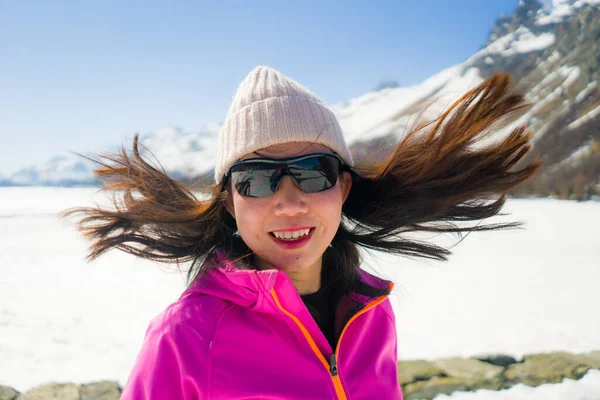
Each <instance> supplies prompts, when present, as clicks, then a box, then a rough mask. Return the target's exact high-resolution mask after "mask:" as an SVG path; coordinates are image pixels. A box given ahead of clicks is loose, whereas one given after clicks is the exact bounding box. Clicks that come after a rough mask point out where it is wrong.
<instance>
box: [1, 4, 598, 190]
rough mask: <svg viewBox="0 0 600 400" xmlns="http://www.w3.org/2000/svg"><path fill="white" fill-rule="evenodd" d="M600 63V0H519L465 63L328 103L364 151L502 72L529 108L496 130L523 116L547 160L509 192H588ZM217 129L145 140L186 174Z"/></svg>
mask: <svg viewBox="0 0 600 400" xmlns="http://www.w3.org/2000/svg"><path fill="white" fill-rule="evenodd" d="M599 64H600V0H562V1H558V2H556V1H555V2H554V6H553V7H551V8H544V7H543V6H542V4H541V3H540V2H539V1H537V0H521V1H520V2H519V4H518V6H517V8H516V10H515V11H514V12H513V13H512V14H507V15H502V16H500V17H499V18H498V19H497V20H496V22H495V23H494V25H493V26H492V27H491V29H490V33H489V36H488V39H487V40H486V42H485V43H484V44H483V46H482V48H481V49H480V50H479V51H478V52H477V53H475V54H474V55H473V56H471V57H470V58H469V59H467V60H466V61H464V62H463V63H461V64H458V65H455V66H453V67H451V68H448V69H446V70H444V71H441V72H439V73H438V74H436V75H434V76H432V77H430V78H429V79H427V80H425V81H424V82H422V83H420V84H418V85H415V86H411V87H394V86H396V85H395V84H394V85H380V86H379V87H378V89H379V90H375V91H372V92H369V93H365V94H364V95H362V96H360V97H358V98H355V99H351V100H349V101H348V102H347V103H345V104H335V105H332V106H331V109H332V110H333V111H334V113H335V114H336V115H337V116H338V118H339V120H340V124H341V125H342V128H343V130H344V133H345V135H346V138H347V141H348V143H349V144H350V147H351V149H352V151H353V153H354V154H355V156H356V157H357V158H358V159H360V158H361V157H363V156H364V155H366V154H369V153H371V152H372V151H373V150H374V149H377V148H382V147H383V148H385V145H388V144H393V143H395V142H396V141H397V140H398V139H399V138H400V137H402V135H403V134H404V133H405V132H406V131H407V130H408V129H409V128H410V127H411V126H412V125H413V124H414V122H415V119H416V118H417V116H418V115H419V113H421V112H422V111H423V110H424V109H425V112H424V113H423V115H422V118H423V119H431V118H434V117H435V116H437V115H438V114H439V113H440V112H441V111H442V110H443V109H445V108H446V107H447V106H448V105H449V104H451V103H452V102H453V101H455V100H456V99H457V98H458V97H460V96H461V95H462V94H464V93H465V92H466V91H467V90H469V89H470V88H472V87H473V86H475V85H477V84H478V83H480V82H481V81H483V80H484V79H485V78H487V77H489V76H491V75H492V74H494V73H496V72H508V73H510V75H511V76H512V78H513V81H514V84H515V87H516V89H517V90H519V91H521V92H523V93H525V94H526V95H527V97H528V99H529V101H530V103H531V104H532V107H531V108H530V109H529V110H528V111H527V112H526V113H524V114H522V115H521V116H520V117H519V118H518V119H514V120H512V121H508V122H507V125H506V126H504V127H500V129H502V130H508V129H510V128H514V127H516V126H517V125H520V124H527V125H529V126H530V127H531V128H532V130H533V131H534V133H535V136H534V143H535V144H534V152H535V153H536V154H538V155H540V157H541V158H542V160H543V162H544V167H543V170H542V171H541V173H539V174H538V175H537V176H536V177H535V178H534V179H532V180H531V181H529V182H527V183H526V184H524V185H523V186H522V187H520V188H518V189H517V190H516V191H515V193H514V194H536V195H543V196H547V195H556V196H559V197H562V198H569V197H571V198H587V197H589V196H590V195H592V194H598V192H599V191H600V185H599V183H600V181H599V179H600V88H599V85H600V66H599ZM434 100H437V101H435V102H434V103H433V104H432V102H433V101H434ZM217 136H218V127H211V128H208V129H206V130H205V131H203V132H188V131H184V130H183V129H181V128H177V127H167V128H164V129H161V130H159V131H158V132H155V133H152V134H148V135H145V136H143V137H142V138H141V139H142V143H143V144H144V145H145V146H147V147H148V149H150V150H151V151H152V153H153V154H154V155H155V156H156V159H158V160H159V161H160V163H161V165H162V166H163V167H164V168H165V170H166V171H167V172H168V173H169V174H171V175H173V176H174V177H176V178H178V179H181V180H183V181H186V182H192V181H194V180H196V179H197V178H198V177H201V176H210V175H211V168H212V165H214V163H215V159H216V158H215V157H216V152H217ZM125 146H126V147H130V146H128V144H125ZM388 147H389V146H388ZM93 167H94V166H93V164H91V163H89V162H88V161H85V160H80V159H78V158H77V157H75V156H63V157H55V158H53V159H52V160H50V161H48V162H47V163H45V164H43V165H40V166H32V167H29V168H26V169H23V170H21V171H18V172H17V173H15V174H14V175H12V176H10V177H5V178H4V181H3V178H2V177H0V185H3V184H4V185H7V184H9V185H73V184H94V182H95V181H94V178H93V176H92V174H91V170H92V169H93Z"/></svg>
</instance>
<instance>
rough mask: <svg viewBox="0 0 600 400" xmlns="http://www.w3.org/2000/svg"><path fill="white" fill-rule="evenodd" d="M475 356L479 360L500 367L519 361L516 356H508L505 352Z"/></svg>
mask: <svg viewBox="0 0 600 400" xmlns="http://www.w3.org/2000/svg"><path fill="white" fill-rule="evenodd" d="M474 358H475V359H477V360H479V361H483V362H486V363H488V364H492V365H497V366H499V367H505V368H506V367H508V366H509V365H511V364H516V363H517V360H516V359H515V358H514V357H511V356H507V355H505V354H486V355H481V356H478V357H474Z"/></svg>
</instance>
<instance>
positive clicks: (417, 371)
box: [398, 360, 444, 385]
mask: <svg viewBox="0 0 600 400" xmlns="http://www.w3.org/2000/svg"><path fill="white" fill-rule="evenodd" d="M443 375H444V373H443V372H442V370H441V369H440V368H439V367H437V366H435V365H434V364H433V363H430V362H427V361H423V360H413V361H402V362H399V363H398V381H399V382H400V384H401V385H405V384H407V383H412V382H417V381H426V380H429V379H431V378H433V377H434V376H443Z"/></svg>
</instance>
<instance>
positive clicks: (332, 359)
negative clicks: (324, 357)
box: [329, 353, 338, 376]
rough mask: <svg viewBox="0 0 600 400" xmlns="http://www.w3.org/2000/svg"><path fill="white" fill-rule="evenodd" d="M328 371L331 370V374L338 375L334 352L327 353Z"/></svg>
mask: <svg viewBox="0 0 600 400" xmlns="http://www.w3.org/2000/svg"><path fill="white" fill-rule="evenodd" d="M329 367H330V368H329V371H330V372H331V376H337V375H338V367H337V360H336V359H335V353H331V354H330V355H329Z"/></svg>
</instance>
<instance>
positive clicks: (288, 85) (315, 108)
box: [215, 67, 352, 183]
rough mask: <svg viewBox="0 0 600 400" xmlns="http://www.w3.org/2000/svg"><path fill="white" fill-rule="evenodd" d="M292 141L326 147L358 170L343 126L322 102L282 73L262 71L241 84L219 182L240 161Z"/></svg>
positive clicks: (224, 138) (223, 140)
mask: <svg viewBox="0 0 600 400" xmlns="http://www.w3.org/2000/svg"><path fill="white" fill-rule="evenodd" d="M288 142H311V143H319V144H322V145H324V146H327V147H329V148H330V149H331V150H333V151H334V152H335V153H337V154H338V155H339V156H340V157H342V159H343V160H344V162H345V163H346V164H348V165H352V156H351V155H350V151H349V150H348V146H346V142H345V141H344V136H343V134H342V129H341V128H340V124H339V123H338V121H337V119H336V118H335V115H333V113H332V112H331V111H330V110H329V109H328V108H327V107H325V105H324V104H323V103H322V102H321V100H319V99H318V98H317V97H316V96H315V95H314V94H312V93H311V92H310V91H309V90H308V89H306V88H305V87H304V86H302V85H300V84H299V83H298V82H296V81H294V80H292V79H290V78H287V77H285V76H283V75H282V74H281V73H279V72H278V71H275V70H274V69H272V68H268V67H256V68H254V69H253V70H252V71H251V72H250V73H249V74H248V76H247V77H246V78H245V79H244V80H243V81H242V83H241V84H240V87H239V88H238V90H237V93H236V94H235V96H234V98H233V103H232V104H231V107H230V108H229V112H228V113H227V117H226V119H225V122H224V123H223V126H222V127H221V131H220V132H219V153H218V156H217V165H216V168H215V181H216V182H217V183H220V182H221V181H222V179H223V177H224V175H225V173H226V172H227V170H228V169H229V167H230V166H231V164H233V163H234V162H235V161H237V160H239V159H240V157H242V156H244V155H246V154H249V153H252V152H254V151H256V150H260V149H262V148H265V147H267V146H271V145H274V144H280V143H288Z"/></svg>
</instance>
